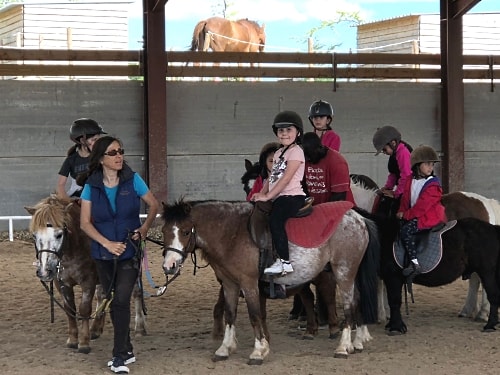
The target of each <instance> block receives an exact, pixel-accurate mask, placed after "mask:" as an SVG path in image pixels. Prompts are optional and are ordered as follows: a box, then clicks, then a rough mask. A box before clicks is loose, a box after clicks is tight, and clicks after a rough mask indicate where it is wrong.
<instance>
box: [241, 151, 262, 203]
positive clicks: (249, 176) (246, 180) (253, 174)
mask: <svg viewBox="0 0 500 375" xmlns="http://www.w3.org/2000/svg"><path fill="white" fill-rule="evenodd" d="M245 170H246V172H245V173H244V174H243V176H241V183H242V184H243V190H244V191H245V193H246V195H248V194H249V193H250V190H252V187H253V184H254V182H255V180H256V178H257V177H259V174H260V171H261V167H260V163H259V162H256V163H252V162H251V161H250V160H248V159H245Z"/></svg>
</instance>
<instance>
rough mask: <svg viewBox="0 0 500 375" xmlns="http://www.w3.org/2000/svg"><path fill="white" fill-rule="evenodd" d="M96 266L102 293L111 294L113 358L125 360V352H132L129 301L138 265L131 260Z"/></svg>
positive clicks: (100, 261) (106, 261)
mask: <svg viewBox="0 0 500 375" xmlns="http://www.w3.org/2000/svg"><path fill="white" fill-rule="evenodd" d="M96 265H97V272H98V274H99V280H100V282H101V285H102V288H103V290H104V292H105V293H108V292H109V293H113V300H112V301H111V309H110V316H111V322H112V323H113V329H114V344H113V357H122V359H126V358H127V352H131V351H132V350H133V348H132V343H131V342H130V299H131V297H132V292H133V290H134V285H135V282H136V281H137V277H138V275H139V267H138V265H139V264H138V261H137V260H136V259H135V258H133V259H127V260H122V261H118V262H116V263H115V261H113V260H96ZM113 276H114V283H113ZM107 298H109V295H108V296H107Z"/></svg>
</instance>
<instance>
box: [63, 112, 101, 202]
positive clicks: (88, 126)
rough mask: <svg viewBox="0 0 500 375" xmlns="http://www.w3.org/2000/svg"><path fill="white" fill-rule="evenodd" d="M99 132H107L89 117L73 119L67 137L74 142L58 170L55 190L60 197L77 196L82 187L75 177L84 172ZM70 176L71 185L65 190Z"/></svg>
mask: <svg viewBox="0 0 500 375" xmlns="http://www.w3.org/2000/svg"><path fill="white" fill-rule="evenodd" d="M101 134H107V133H106V132H104V130H103V129H102V127H101V126H100V125H99V124H98V123H97V122H96V121H95V120H92V119H90V118H81V119H78V120H75V122H73V125H71V127H70V130H69V138H70V139H71V140H72V141H73V142H74V143H75V144H74V145H73V146H72V147H70V149H69V150H68V152H67V155H66V159H64V162H63V164H62V166H61V169H60V170H59V177H58V180H57V186H56V192H57V194H58V195H59V196H61V197H66V198H67V197H70V196H71V197H79V196H80V193H81V191H82V187H81V186H79V185H78V184H77V183H76V177H77V176H78V174H80V173H82V172H86V171H87V168H88V164H89V156H90V152H91V151H92V147H93V145H94V143H95V142H96V141H97V139H99V137H100V135H101ZM68 178H71V186H70V188H69V190H68V191H66V182H67V180H68Z"/></svg>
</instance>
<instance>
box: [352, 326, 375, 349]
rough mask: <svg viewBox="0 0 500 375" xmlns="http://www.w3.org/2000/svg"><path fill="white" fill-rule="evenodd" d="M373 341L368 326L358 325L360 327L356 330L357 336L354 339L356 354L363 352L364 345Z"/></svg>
mask: <svg viewBox="0 0 500 375" xmlns="http://www.w3.org/2000/svg"><path fill="white" fill-rule="evenodd" d="M371 340H373V337H372V335H370V332H369V331H368V326H367V325H366V324H362V325H358V327H357V328H356V336H355V337H354V341H353V342H352V345H353V346H354V350H355V351H356V352H361V351H363V349H364V347H363V344H364V343H365V342H368V341H371Z"/></svg>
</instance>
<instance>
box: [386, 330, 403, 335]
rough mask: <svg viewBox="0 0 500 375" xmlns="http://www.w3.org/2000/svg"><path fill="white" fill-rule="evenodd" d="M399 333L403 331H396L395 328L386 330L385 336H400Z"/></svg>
mask: <svg viewBox="0 0 500 375" xmlns="http://www.w3.org/2000/svg"><path fill="white" fill-rule="evenodd" d="M401 335H404V332H401V331H397V330H394V331H391V330H389V331H387V336H401Z"/></svg>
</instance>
